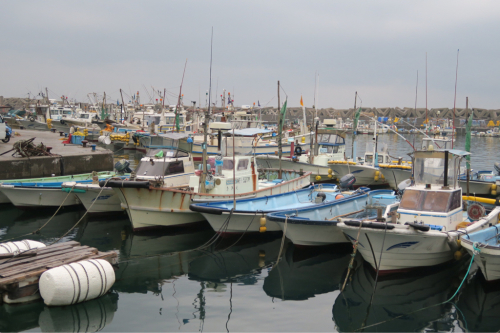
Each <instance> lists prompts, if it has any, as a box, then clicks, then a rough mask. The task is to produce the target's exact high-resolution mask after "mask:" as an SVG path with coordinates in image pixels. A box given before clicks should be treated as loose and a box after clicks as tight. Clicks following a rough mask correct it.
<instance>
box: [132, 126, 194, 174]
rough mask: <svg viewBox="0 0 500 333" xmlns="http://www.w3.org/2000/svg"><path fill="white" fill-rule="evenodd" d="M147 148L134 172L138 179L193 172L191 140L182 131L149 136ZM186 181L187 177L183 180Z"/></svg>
mask: <svg viewBox="0 0 500 333" xmlns="http://www.w3.org/2000/svg"><path fill="white" fill-rule="evenodd" d="M149 140H150V142H149V146H148V147H149V149H148V151H147V152H146V156H144V157H143V158H141V161H140V162H139V165H138V166H137V168H136V170H135V172H136V175H137V178H138V179H154V178H158V177H165V176H171V175H176V174H179V175H185V174H188V175H192V174H194V163H193V159H192V157H191V150H192V142H189V141H190V140H189V136H188V135H187V134H184V133H167V134H159V135H155V136H150V137H149ZM185 183H187V178H186V180H185Z"/></svg>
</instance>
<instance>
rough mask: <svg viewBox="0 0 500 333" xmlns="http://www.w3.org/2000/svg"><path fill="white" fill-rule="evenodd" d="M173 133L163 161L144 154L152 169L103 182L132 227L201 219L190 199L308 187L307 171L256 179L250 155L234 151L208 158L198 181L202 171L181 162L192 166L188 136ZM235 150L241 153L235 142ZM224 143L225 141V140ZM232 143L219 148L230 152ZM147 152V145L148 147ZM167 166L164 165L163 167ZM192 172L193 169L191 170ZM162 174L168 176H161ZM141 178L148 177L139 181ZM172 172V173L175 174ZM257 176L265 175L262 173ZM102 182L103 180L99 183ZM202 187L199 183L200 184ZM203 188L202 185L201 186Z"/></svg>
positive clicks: (238, 196)
mask: <svg viewBox="0 0 500 333" xmlns="http://www.w3.org/2000/svg"><path fill="white" fill-rule="evenodd" d="M172 134H175V135H177V137H176V138H173V137H172V138H171V142H170V143H169V144H168V146H167V148H162V149H159V150H162V151H164V152H162V154H163V155H162V156H164V157H163V159H164V163H166V164H159V163H158V160H155V159H153V157H151V156H149V157H147V158H149V159H150V160H151V161H150V162H149V163H150V164H151V165H157V166H156V167H155V168H154V169H151V170H150V169H148V168H149V167H148V168H146V166H144V167H143V168H142V167H138V168H137V170H136V174H137V179H134V180H129V181H122V180H119V181H114V180H110V181H109V182H108V183H107V186H109V187H112V188H113V189H114V190H115V191H116V192H117V193H118V194H119V197H120V200H121V202H122V206H123V207H124V208H125V209H126V210H127V213H128V215H129V217H130V220H131V222H132V226H133V228H134V230H139V229H147V228H157V227H162V226H163V227H165V226H175V225H183V224H189V223H196V222H202V221H205V220H204V218H203V216H202V215H201V214H200V213H197V212H193V211H191V210H190V209H189V205H190V204H191V203H193V202H214V201H228V200H231V199H233V200H240V199H248V198H256V197H265V196H269V195H273V194H280V193H285V192H290V191H295V190H299V189H301V188H303V187H306V186H308V185H309V178H308V177H309V176H310V173H302V174H299V173H296V172H294V171H286V170H284V171H283V172H282V177H281V178H280V179H273V180H266V179H260V178H259V173H258V172H257V170H256V167H255V163H254V161H252V157H251V156H247V155H237V156H236V155H234V156H220V155H219V156H218V157H217V158H211V159H209V160H208V165H207V169H208V173H207V175H206V179H205V183H204V184H201V181H202V170H197V171H196V172H195V173H194V174H192V173H191V174H188V173H189V172H186V170H185V169H184V165H186V166H189V167H191V168H192V163H193V162H192V155H191V154H190V152H191V150H190V149H191V147H192V146H191V143H192V142H189V140H190V137H189V136H188V135H187V134H185V133H169V134H162V135H163V136H166V135H172ZM235 142H236V143H235V146H234V149H235V150H236V151H239V152H241V151H243V150H244V149H243V148H242V147H241V146H239V144H243V145H244V144H245V143H244V142H241V141H239V140H238V141H235ZM227 143H228V144H229V143H230V141H227ZM232 149H233V147H229V148H227V147H226V148H224V147H223V148H222V151H226V150H227V151H228V152H230V151H232ZM150 150H151V149H150ZM165 165H168V166H169V167H168V168H165ZM191 170H192V169H191ZM165 175H172V177H166V178H164V176H165ZM144 176H151V178H153V179H149V180H144V179H143V178H144ZM174 176H176V177H174ZM261 176H262V177H265V176H266V175H265V174H264V173H263V172H261ZM270 176H272V177H274V178H277V171H276V170H267V177H270ZM101 184H102V186H104V184H103V183H101ZM202 185H204V186H202ZM203 187H204V189H203Z"/></svg>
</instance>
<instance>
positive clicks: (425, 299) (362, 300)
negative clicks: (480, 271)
mask: <svg viewBox="0 0 500 333" xmlns="http://www.w3.org/2000/svg"><path fill="white" fill-rule="evenodd" d="M467 264H468V262H467ZM463 268H464V262H463V261H462V262H459V263H453V264H451V265H448V266H446V267H441V268H433V269H432V270H428V271H424V270H421V271H417V272H412V273H411V274H403V275H393V276H387V277H379V279H378V282H377V290H376V292H375V295H374V297H373V301H372V305H371V306H369V304H370V300H371V297H372V293H373V288H374V284H375V274H374V271H373V269H372V268H371V267H370V266H369V265H368V264H367V263H366V262H365V263H364V264H363V265H361V267H360V268H358V269H357V270H356V272H355V273H354V275H353V277H352V281H350V283H349V284H348V285H347V286H346V288H345V290H344V292H343V293H341V294H340V295H339V296H338V297H337V299H336V300H335V304H334V305H333V320H334V321H335V325H336V327H337V328H338V330H339V331H344V332H345V331H354V330H357V329H361V328H363V327H367V328H366V329H365V331H369V332H371V331H379V332H401V331H404V332H410V331H412V332H413V331H422V330H424V329H426V328H429V330H431V331H450V330H452V329H453V328H454V323H453V322H454V320H455V319H454V317H455V316H456V314H455V311H454V309H453V306H452V304H451V303H446V304H441V305H438V306H432V305H435V304H439V303H441V302H444V301H446V300H448V299H449V298H450V297H451V296H452V295H453V293H454V292H455V291H456V289H457V287H458V285H459V284H460V279H459V278H458V274H459V271H460V270H461V269H463ZM430 306H432V307H430ZM427 307H428V308H427ZM423 308H425V309H423ZM419 309H423V310H421V311H418V312H414V311H416V310H419ZM377 323H381V324H379V325H376V326H370V325H372V324H377Z"/></svg>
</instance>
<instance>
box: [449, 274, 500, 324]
mask: <svg viewBox="0 0 500 333" xmlns="http://www.w3.org/2000/svg"><path fill="white" fill-rule="evenodd" d="M457 306H458V308H459V309H460V310H461V312H462V314H463V316H464V318H462V317H461V322H462V325H461V326H462V327H463V328H464V329H466V330H467V331H473V332H498V331H499V330H500V321H499V320H498V314H499V313H500V283H499V282H498V281H496V282H487V281H486V280H485V279H484V277H483V276H482V275H481V274H477V276H476V277H475V278H474V279H473V280H472V281H471V283H470V284H468V285H467V286H466V287H465V288H464V290H463V291H462V294H461V295H460V297H459V301H458V302H457Z"/></svg>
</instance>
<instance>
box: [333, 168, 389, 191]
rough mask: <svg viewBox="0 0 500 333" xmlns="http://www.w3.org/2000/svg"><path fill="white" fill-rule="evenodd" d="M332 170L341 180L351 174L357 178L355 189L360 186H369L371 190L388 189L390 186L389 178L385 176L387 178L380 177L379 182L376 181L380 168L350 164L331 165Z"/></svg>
mask: <svg viewBox="0 0 500 333" xmlns="http://www.w3.org/2000/svg"><path fill="white" fill-rule="evenodd" d="M330 168H331V169H332V170H333V172H334V173H335V175H336V176H337V177H338V178H339V179H340V178H342V177H343V176H345V175H347V174H349V173H351V174H353V175H354V177H356V183H354V187H355V188H358V187H360V186H368V187H370V188H374V187H387V186H388V185H389V183H388V181H387V178H388V177H387V176H384V177H385V178H384V177H381V176H379V177H378V180H375V179H376V172H377V171H380V170H379V169H378V168H374V167H371V166H365V165H348V164H330ZM382 174H383V173H382Z"/></svg>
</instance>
